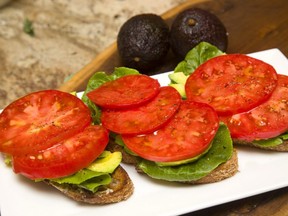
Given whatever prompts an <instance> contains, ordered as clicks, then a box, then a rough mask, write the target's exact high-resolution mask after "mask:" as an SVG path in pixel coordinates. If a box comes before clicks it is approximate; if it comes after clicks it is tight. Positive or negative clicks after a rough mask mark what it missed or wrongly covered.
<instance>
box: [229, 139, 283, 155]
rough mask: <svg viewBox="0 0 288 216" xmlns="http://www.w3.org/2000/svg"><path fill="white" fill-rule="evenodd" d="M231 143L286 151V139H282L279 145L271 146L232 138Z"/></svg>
mask: <svg viewBox="0 0 288 216" xmlns="http://www.w3.org/2000/svg"><path fill="white" fill-rule="evenodd" d="M233 143H234V144H236V145H246V146H251V147H255V148H260V149H264V150H269V151H281V152H287V151H288V140H284V141H283V143H282V144H280V145H276V146H271V147H262V146H260V145H256V144H254V143H252V142H247V141H243V140H239V139H233Z"/></svg>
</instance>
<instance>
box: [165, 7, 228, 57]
mask: <svg viewBox="0 0 288 216" xmlns="http://www.w3.org/2000/svg"><path fill="white" fill-rule="evenodd" d="M202 41H205V42H208V43H211V44H212V45H214V46H216V47H218V49H220V50H222V51H223V52H225V51H226V49H227V46H228V33H227V30H226V28H225V26H224V24H223V23H222V22H221V20H220V19H219V18H218V17H217V16H216V15H214V14H212V13H210V12H209V11H206V10H203V9H200V8H190V9H186V10H184V11H182V12H181V13H179V14H178V15H177V17H176V18H175V20H174V21H173V23H172V25H171V29H170V45H171V49H172V51H173V52H174V53H175V55H176V56H177V57H179V58H181V59H183V58H184V57H185V55H186V54H187V52H188V51H189V50H191V49H192V48H193V47H195V46H196V45H197V44H199V43H200V42H202Z"/></svg>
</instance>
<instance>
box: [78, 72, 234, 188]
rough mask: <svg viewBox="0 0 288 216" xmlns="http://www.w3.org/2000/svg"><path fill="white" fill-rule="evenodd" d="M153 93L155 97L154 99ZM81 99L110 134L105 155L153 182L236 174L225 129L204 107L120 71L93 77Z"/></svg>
mask: <svg viewBox="0 0 288 216" xmlns="http://www.w3.org/2000/svg"><path fill="white" fill-rule="evenodd" d="M155 92H156V93H155ZM82 99H83V100H84V101H85V102H86V103H87V104H88V106H89V107H90V109H91V110H94V111H93V113H94V115H93V116H94V121H95V122H101V125H103V127H105V128H107V129H108V130H109V131H110V142H109V144H108V146H107V149H109V150H110V151H112V152H114V151H121V152H122V155H123V159H122V161H123V162H124V163H130V164H133V165H134V166H135V167H136V170H137V171H138V172H139V173H145V174H146V175H148V176H150V177H151V178H154V179H160V180H164V181H173V182H181V183H190V184H197V183H212V182H217V181H221V180H223V179H226V178H229V177H232V176H233V175H235V174H236V173H237V171H238V158H237V151H236V150H235V149H234V148H233V143H232V139H231V136H230V133H229V130H228V128H227V127H226V125H225V124H223V123H221V122H220V121H219V118H218V115H217V113H216V111H215V110H214V108H213V107H211V106H210V105H208V104H205V103H200V102H194V101H187V100H183V98H182V97H181V95H180V93H179V92H178V91H177V90H176V89H175V88H173V87H171V86H160V84H159V83H158V84H157V80H156V79H154V78H153V77H148V76H146V75H143V74H140V73H139V72H138V71H137V70H134V69H131V68H125V67H119V68H116V69H115V71H114V72H113V73H112V74H111V75H107V74H106V73H104V72H97V73H95V74H94V75H93V76H92V77H91V78H90V80H89V82H88V85H87V89H86V90H85V92H84V95H83V97H82Z"/></svg>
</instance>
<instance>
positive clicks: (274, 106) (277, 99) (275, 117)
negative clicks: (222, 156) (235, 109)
mask: <svg viewBox="0 0 288 216" xmlns="http://www.w3.org/2000/svg"><path fill="white" fill-rule="evenodd" d="M220 119H221V120H222V121H223V122H225V123H226V125H227V126H228V128H229V130H230V132H231V137H232V138H234V139H240V140H245V141H253V140H257V139H268V138H272V137H276V136H278V135H280V134H282V133H284V132H286V131H287V130H288V121H287V119H288V76H285V75H278V85H277V87H276V89H275V90H274V92H273V94H272V96H271V97H270V98H269V100H268V101H266V102H265V103H263V104H261V105H259V106H258V107H256V108H254V109H252V110H250V111H248V112H245V113H240V114H235V115H232V116H225V117H221V118H220Z"/></svg>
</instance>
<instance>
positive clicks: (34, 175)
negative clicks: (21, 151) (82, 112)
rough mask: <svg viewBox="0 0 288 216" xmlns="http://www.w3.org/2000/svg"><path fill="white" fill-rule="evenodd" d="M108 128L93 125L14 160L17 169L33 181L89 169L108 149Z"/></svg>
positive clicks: (17, 171) (15, 157) (15, 170)
mask: <svg viewBox="0 0 288 216" xmlns="http://www.w3.org/2000/svg"><path fill="white" fill-rule="evenodd" d="M108 141H109V135H108V131H107V129H105V128H104V127H102V126H99V125H90V126H88V127H86V128H85V129H84V130H83V131H82V132H80V133H78V134H76V135H74V136H72V137H70V138H69V139H66V140H64V141H62V142H60V143H58V144H57V145H54V146H53V147H51V148H48V149H46V150H43V151H40V152H38V153H37V154H29V155H24V156H14V157H13V160H12V162H13V169H14V172H15V173H20V174H22V175H24V176H26V177H28V178H30V179H46V178H49V179H51V178H59V177H63V176H68V175H71V174H74V173H75V172H77V171H79V170H80V169H83V168H85V167H87V166H88V165H89V164H90V163H92V162H93V160H95V159H96V158H97V157H98V156H99V155H100V154H101V153H102V152H103V151H104V149H105V147H106V145H107V143H108Z"/></svg>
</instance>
